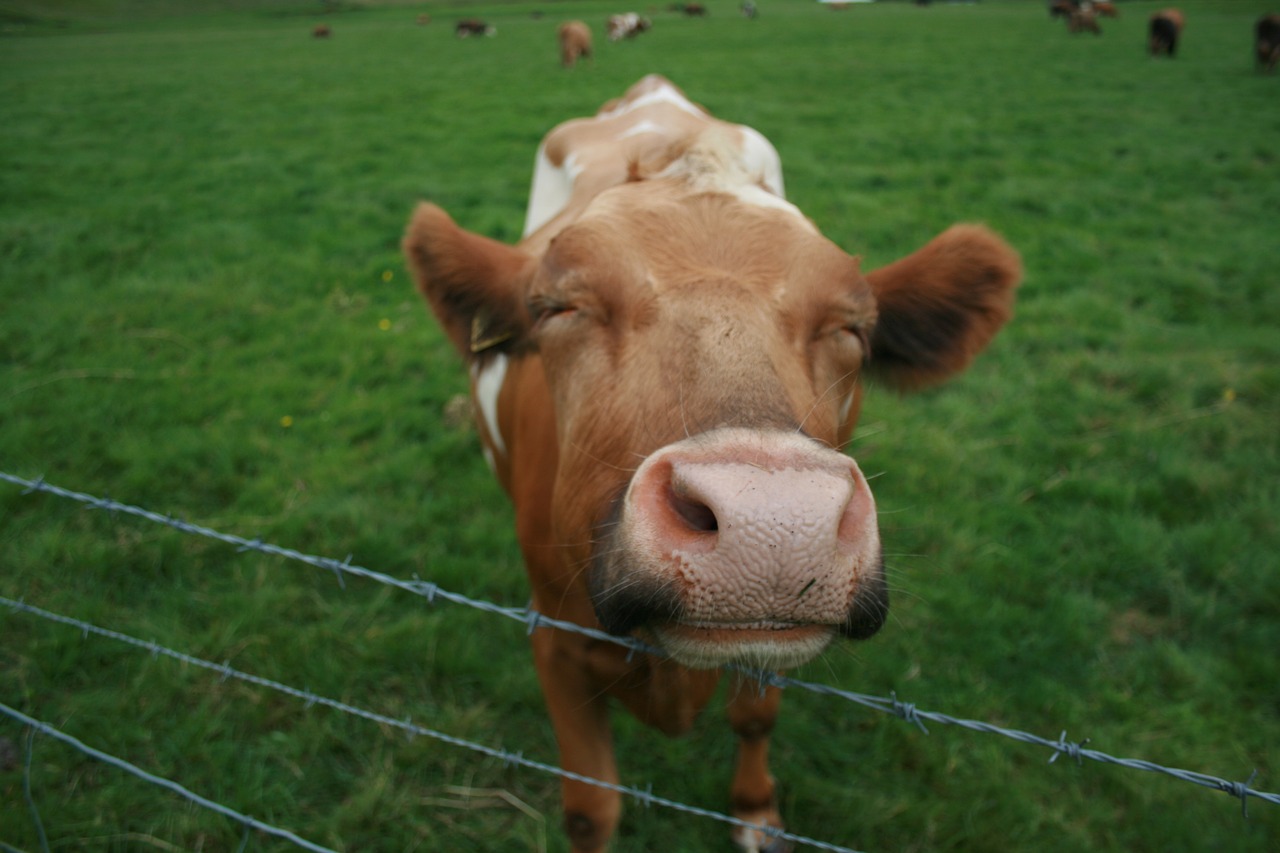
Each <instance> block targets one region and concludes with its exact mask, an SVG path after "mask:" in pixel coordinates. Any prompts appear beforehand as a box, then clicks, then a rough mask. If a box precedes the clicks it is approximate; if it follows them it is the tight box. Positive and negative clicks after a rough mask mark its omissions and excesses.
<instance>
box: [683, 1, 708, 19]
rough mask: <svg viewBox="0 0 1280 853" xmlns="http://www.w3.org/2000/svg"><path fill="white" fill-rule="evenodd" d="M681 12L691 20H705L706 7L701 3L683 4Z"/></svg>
mask: <svg viewBox="0 0 1280 853" xmlns="http://www.w3.org/2000/svg"><path fill="white" fill-rule="evenodd" d="M682 11H683V12H684V13H685V14H686V15H688V16H689V17H691V18H705V17H706V15H707V7H706V6H703V5H702V4H701V3H685V4H684V9H683V10H682Z"/></svg>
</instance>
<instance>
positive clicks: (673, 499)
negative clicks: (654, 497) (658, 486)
mask: <svg viewBox="0 0 1280 853" xmlns="http://www.w3.org/2000/svg"><path fill="white" fill-rule="evenodd" d="M668 500H669V503H670V505H671V508H672V509H673V510H675V512H676V515H678V516H680V518H682V519H683V520H684V523H685V524H686V525H688V527H689V529H690V530H692V531H694V532H695V533H715V532H716V531H717V530H719V529H720V522H719V521H718V520H717V519H716V514H715V513H714V512H712V511H711V507H709V506H707V505H706V504H705V503H703V502H702V501H699V500H694V499H691V498H686V497H681V496H680V495H678V494H676V493H675V492H674V491H672V492H671V494H670V495H669V498H668Z"/></svg>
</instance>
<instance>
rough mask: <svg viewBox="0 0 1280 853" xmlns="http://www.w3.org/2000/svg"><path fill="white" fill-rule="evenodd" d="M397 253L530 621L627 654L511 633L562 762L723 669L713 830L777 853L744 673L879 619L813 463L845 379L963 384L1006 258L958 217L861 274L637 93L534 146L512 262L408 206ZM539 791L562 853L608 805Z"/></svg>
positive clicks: (728, 156)
mask: <svg viewBox="0 0 1280 853" xmlns="http://www.w3.org/2000/svg"><path fill="white" fill-rule="evenodd" d="M402 247H403V251H404V254H405V258H406V262H407V265H408V268H409V270H410V272H411V274H412V277H413V279H414V281H415V283H416V286H417V288H418V290H419V291H420V292H421V294H422V295H423V296H424V297H425V299H426V301H427V303H428V304H429V305H430V308H431V310H432V311H433V312H434V314H435V316H436V318H437V320H438V321H439V323H440V324H441V326H442V328H443V330H444V332H445V334H446V336H447V338H448V339H449V341H450V342H451V343H452V345H453V347H454V348H455V349H457V351H458V352H459V353H460V354H461V355H462V357H463V358H464V359H465V360H466V362H467V363H468V366H469V369H470V375H471V389H472V394H473V397H474V402H475V408H476V427H477V431H478V433H479V436H480V443H481V445H482V449H483V451H484V454H485V457H486V459H487V460H488V463H489V465H490V467H491V468H492V470H493V471H494V473H495V475H496V476H497V479H498V481H499V482H500V483H501V485H502V487H503V489H504V490H505V491H506V493H507V495H508V496H509V498H510V499H511V501H512V504H513V505H514V509H515V527H516V532H517V539H518V541H519V545H520V548H521V552H522V555H523V558H524V562H525V566H526V569H527V573H528V576H529V580H530V584H531V587H532V607H533V608H534V610H535V611H536V613H538V614H545V615H546V616H550V617H554V618H556V619H558V620H563V621H565V622H571V623H576V624H577V625H581V626H584V627H587V628H594V629H597V630H603V631H606V632H608V634H613V635H617V636H619V637H624V636H625V637H631V638H635V639H640V640H642V641H643V642H644V643H646V644H647V645H646V646H645V647H643V648H642V649H641V650H640V651H637V650H635V649H633V648H625V647H623V646H620V645H616V644H613V643H611V642H609V641H607V640H605V639H602V636H603V635H596V636H594V637H593V636H587V635H583V634H579V633H574V632H570V631H566V630H563V629H561V628H547V627H544V628H540V629H537V630H534V631H533V632H532V634H531V644H532V646H533V657H534V665H535V669H536V671H537V675H538V678H539V681H540V683H541V686H542V691H543V696H544V698H545V701H546V705H547V709H548V712H549V716H550V718H551V723H552V727H553V729H554V731H555V735H556V738H557V742H558V745H559V749H560V761H561V766H562V767H563V768H564V769H566V770H568V771H570V772H571V773H573V774H580V775H581V776H586V777H590V778H593V779H597V780H601V781H603V782H605V783H607V784H616V783H617V782H618V779H619V774H618V770H617V765H616V763H615V758H614V754H613V748H612V745H611V743H612V741H611V737H612V736H611V734H610V726H609V719H608V710H609V702H610V699H611V698H612V699H613V700H616V701H618V702H620V703H621V704H622V705H623V706H624V707H625V708H627V709H628V710H629V711H630V712H631V713H633V714H634V715H636V716H637V717H638V718H639V719H640V720H641V721H643V722H644V723H646V724H648V725H651V726H653V727H655V728H657V729H658V730H660V731H662V732H664V733H666V734H670V735H676V734H681V733H683V732H686V731H688V730H689V728H690V727H691V726H692V725H693V723H694V721H695V719H696V717H697V716H698V715H699V714H700V712H701V711H702V710H703V708H704V706H705V705H706V704H707V703H708V702H709V700H710V698H711V696H712V694H713V692H714V691H715V688H716V684H717V682H718V680H719V679H720V678H721V672H720V668H722V667H725V666H736V665H741V666H745V667H748V668H749V669H747V670H746V671H743V670H740V669H734V672H733V675H732V679H733V682H734V683H733V685H732V686H731V689H730V690H729V693H728V699H727V704H728V718H729V722H730V726H731V728H732V729H733V731H734V732H735V733H736V735H737V738H738V757H737V764H736V768H735V771H734V774H733V781H732V786H731V789H730V797H731V802H732V809H733V814H734V815H735V816H736V817H738V818H739V819H741V820H743V821H746V822H747V823H749V824H752V825H753V826H755V827H759V828H758V829H746V828H742V827H738V828H736V829H735V830H734V837H735V840H736V841H737V842H738V844H739V845H740V846H741V847H742V848H743V849H746V850H777V849H781V848H780V847H777V846H770V845H769V844H768V843H767V842H769V841H777V838H776V828H779V827H781V826H782V822H781V817H780V815H779V812H778V803H777V799H776V797H775V793H774V782H773V778H772V777H771V776H770V774H769V769H768V763H767V752H768V746H769V735H770V732H771V731H772V729H773V726H774V721H775V719H776V716H777V713H778V707H779V702H780V693H779V691H778V688H777V687H776V686H773V685H771V684H770V685H769V686H764V685H765V684H766V683H767V679H763V680H762V679H761V676H760V671H762V670H763V671H775V670H779V669H785V668H788V667H792V666H796V665H799V664H801V663H803V662H805V661H807V660H809V659H811V658H813V657H814V656H816V655H817V654H819V653H820V652H821V651H822V650H823V649H824V648H825V647H826V646H827V645H828V643H829V642H831V641H832V640H834V639H835V638H836V637H838V636H843V637H845V638H850V639H865V638H868V637H870V636H871V635H873V634H875V633H876V631H878V630H879V628H880V627H881V625H882V624H883V622H884V620H885V617H886V613H887V609H888V594H887V586H886V581H885V575H884V569H883V567H882V557H881V547H880V539H879V532H878V526H877V522H876V510H875V502H874V500H873V498H872V495H871V490H870V487H869V486H868V484H867V480H866V478H865V477H864V476H863V474H862V472H861V470H860V469H859V467H858V465H857V463H856V462H855V460H854V459H853V458H852V457H850V456H848V455H846V454H844V453H843V452H841V450H840V448H843V447H844V446H845V445H846V443H847V442H848V441H849V439H850V436H851V434H852V431H853V428H854V424H855V422H856V421H857V418H858V414H859V411H860V408H861V404H862V395H863V386H862V379H863V378H866V379H871V380H878V381H880V382H882V383H883V384H885V385H887V386H888V387H890V388H894V389H898V390H904V391H905V390H912V389H915V388H920V387H924V386H927V385H932V384H935V383H937V382H940V381H942V380H945V379H947V378H948V377H950V376H952V375H954V374H956V373H958V372H960V371H962V370H963V369H964V368H965V367H966V366H967V365H968V364H969V362H970V360H971V359H972V358H973V357H974V356H975V355H976V354H977V353H978V352H979V351H981V350H982V349H983V348H984V347H985V346H986V345H987V343H988V342H989V341H990V340H991V338H992V336H993V335H995V334H996V332H997V330H998V329H999V328H1000V327H1001V326H1002V325H1003V324H1004V323H1005V321H1006V320H1007V319H1008V317H1009V316H1010V313H1011V310H1012V301H1013V293H1014V288H1015V287H1016V286H1017V284H1018V282H1019V280H1020V278H1021V266H1020V261H1019V259H1018V256H1017V254H1016V253H1015V252H1014V251H1013V250H1012V249H1011V248H1010V247H1009V246H1008V245H1007V244H1006V243H1005V242H1004V241H1003V240H1002V239H1001V238H999V237H998V236H997V235H995V234H994V233H993V232H991V231H989V230H988V229H986V228H985V227H984V226H979V225H956V226H953V227H951V228H949V229H948V230H946V231H944V232H943V233H942V234H941V235H939V236H938V237H935V238H934V239H933V240H932V241H931V242H929V243H928V244H927V245H925V246H924V247H923V248H921V249H919V250H917V251H916V252H914V253H913V254H911V255H908V256H907V257H905V258H902V259H900V260H897V261H895V262H893V263H890V264H888V265H886V266H883V267H879V268H878V269H875V270H872V271H870V272H866V273H864V272H863V271H862V270H861V266H860V262H859V260H858V258H856V257H853V256H850V255H848V254H846V253H845V252H844V251H843V250H841V249H840V248H839V247H837V246H836V245H835V244H834V243H833V242H831V241H829V240H828V239H826V238H825V237H823V236H822V235H821V233H820V232H819V231H818V229H817V227H816V226H815V225H814V223H813V222H811V221H810V220H809V219H807V218H806V217H805V216H804V215H803V214H802V213H801V212H800V211H799V210H798V209H797V208H796V207H794V206H793V205H792V204H791V203H790V202H788V201H787V200H786V198H785V195H784V192H783V179H782V171H781V163H780V159H779V156H778V153H777V151H776V150H775V149H774V147H773V146H772V145H771V144H770V143H769V142H768V140H767V139H766V138H765V137H764V136H763V135H762V134H760V133H759V132H757V131H755V130H753V129H751V128H749V127H747V126H745V125H737V124H732V123H729V122H726V121H723V120H720V119H717V118H714V117H713V116H712V115H711V114H709V113H708V112H707V111H705V110H704V109H703V108H701V107H699V106H697V105H695V104H694V103H693V102H691V101H690V100H689V99H688V98H687V97H686V96H685V94H684V93H683V91H681V90H680V89H679V88H678V87H677V86H676V85H674V84H673V83H672V82H670V81H669V80H667V79H665V78H663V77H660V76H658V75H649V76H647V77H644V78H643V79H641V80H640V81H638V82H637V83H635V84H634V85H633V86H631V88H630V89H628V90H627V92H626V93H625V95H623V96H622V97H621V98H619V99H615V100H613V101H610V102H608V103H606V104H605V105H604V106H603V107H601V108H600V110H599V111H598V112H597V113H596V114H595V115H594V116H593V117H589V118H581V119H575V120H571V121H568V122H565V123H563V124H560V125H558V126H557V127H555V128H554V129H552V130H551V131H550V133H549V134H548V135H547V136H546V137H545V138H544V139H543V141H542V143H541V144H540V146H539V148H538V151H537V155H536V157H535V166H534V176H533V184H532V189H531V192H530V198H529V204H528V210H527V216H526V222H525V227H524V232H523V237H522V238H521V239H520V241H519V242H518V243H517V244H516V245H514V246H509V245H507V244H504V243H501V242H498V241H496V240H493V239H490V238H488V237H485V236H482V235H480V234H476V233H473V232H470V231H467V230H465V229H464V228H463V227H461V226H459V225H458V224H456V223H455V222H454V220H453V219H452V218H451V217H450V216H449V215H448V214H447V213H445V211H444V210H443V209H441V208H440V207H438V206H435V205H434V204H430V203H427V202H422V203H420V204H419V206H418V207H417V208H416V209H415V211H414V212H413V214H412V216H411V219H410V222H409V225H408V227H407V229H406V232H405V236H404V239H403V241H402ZM650 649H657V650H660V651H653V652H651V651H650ZM562 797H563V809H564V826H565V829H566V831H567V833H568V836H569V838H570V840H571V843H572V848H573V850H574V851H575V853H598V851H602V850H604V849H605V847H606V844H607V842H608V839H609V837H610V835H611V834H612V833H613V831H614V829H615V827H616V826H617V824H618V821H619V818H620V814H621V807H622V806H621V798H620V795H619V794H618V793H617V792H616V791H615V790H611V789H609V788H606V787H601V786H596V785H591V784H589V783H586V782H583V781H580V780H577V779H573V778H568V777H566V778H565V780H564V781H563V782H562Z"/></svg>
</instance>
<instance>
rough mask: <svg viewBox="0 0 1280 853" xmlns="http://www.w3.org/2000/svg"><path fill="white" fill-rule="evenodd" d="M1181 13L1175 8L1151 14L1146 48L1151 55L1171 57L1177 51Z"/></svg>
mask: <svg viewBox="0 0 1280 853" xmlns="http://www.w3.org/2000/svg"><path fill="white" fill-rule="evenodd" d="M1182 23H1183V18H1182V13H1181V12H1179V11H1178V10H1177V9H1162V10H1161V11H1159V12H1156V13H1155V14H1154V15H1152V16H1151V22H1150V24H1149V25H1148V28H1147V29H1148V32H1149V34H1150V38H1149V40H1148V42H1147V49H1148V50H1149V51H1150V52H1151V55H1152V56H1160V55H1161V54H1163V55H1165V56H1167V57H1169V58H1170V59H1172V58H1173V56H1174V54H1175V53H1177V51H1178V38H1179V37H1180V36H1181V35H1182Z"/></svg>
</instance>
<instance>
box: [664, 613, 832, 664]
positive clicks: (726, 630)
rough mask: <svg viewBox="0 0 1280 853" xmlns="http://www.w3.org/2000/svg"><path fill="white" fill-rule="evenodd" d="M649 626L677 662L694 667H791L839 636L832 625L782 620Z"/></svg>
mask: <svg viewBox="0 0 1280 853" xmlns="http://www.w3.org/2000/svg"><path fill="white" fill-rule="evenodd" d="M649 630H650V631H651V632H652V633H653V635H654V639H656V640H657V642H658V644H659V645H660V646H661V647H662V649H663V650H664V651H665V652H667V653H668V654H669V655H671V657H672V659H673V660H675V661H676V662H677V663H681V664H684V665H685V666H688V667H692V668H695V669H714V668H716V667H721V666H725V665H728V664H737V665H740V666H745V667H749V668H752V669H768V670H773V669H787V668H789V667H793V666H799V665H800V664H802V663H806V662H808V661H810V660H812V659H813V658H815V657H817V656H818V654H820V653H821V652H822V650H823V649H825V648H826V647H827V645H828V644H829V643H830V642H831V640H832V639H833V638H834V637H835V635H836V627H835V626H833V625H799V624H795V623H782V622H750V623H731V622H667V623H663V624H656V625H651V626H650V627H649Z"/></svg>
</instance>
